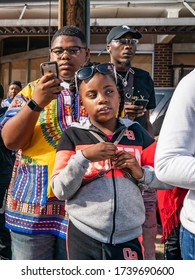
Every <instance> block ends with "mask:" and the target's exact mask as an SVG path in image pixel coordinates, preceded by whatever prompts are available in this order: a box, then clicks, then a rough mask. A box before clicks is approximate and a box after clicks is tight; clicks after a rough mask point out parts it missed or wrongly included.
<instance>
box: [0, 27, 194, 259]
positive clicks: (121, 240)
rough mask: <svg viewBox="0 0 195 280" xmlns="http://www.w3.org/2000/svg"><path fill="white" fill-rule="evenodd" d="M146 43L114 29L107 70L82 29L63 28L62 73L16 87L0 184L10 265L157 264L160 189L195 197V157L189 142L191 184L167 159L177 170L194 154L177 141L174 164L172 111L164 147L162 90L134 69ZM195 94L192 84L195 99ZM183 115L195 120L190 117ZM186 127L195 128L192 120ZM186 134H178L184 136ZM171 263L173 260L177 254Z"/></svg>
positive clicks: (55, 47)
mask: <svg viewBox="0 0 195 280" xmlns="http://www.w3.org/2000/svg"><path fill="white" fill-rule="evenodd" d="M141 37H142V35H141V33H140V32H138V31H136V30H135V29H133V28H132V27H129V26H125V25H123V26H117V27H114V28H112V29H111V31H110V32H109V34H108V35H107V38H106V49H107V52H108V53H109V55H110V61H107V62H105V63H98V62H92V61H90V49H89V47H88V46H87V43H86V38H85V35H84V34H83V32H82V31H81V30H80V29H79V28H78V27H76V26H64V27H62V28H61V29H59V30H58V31H57V32H56V33H55V34H54V36H53V38H52V41H51V48H50V49H49V54H50V61H54V62H57V64H58V70H59V71H58V72H59V75H58V76H56V75H55V74H54V73H46V74H44V75H43V76H42V77H39V78H38V79H37V80H36V81H32V82H30V83H28V84H27V85H26V86H25V87H24V88H22V86H21V83H20V82H19V81H13V82H12V83H11V84H10V85H9V89H10V91H9V92H10V93H9V94H8V97H7V99H6V100H3V101H2V104H3V106H2V107H5V106H6V110H5V109H4V111H3V112H2V115H1V124H0V128H1V154H0V155H1V157H4V155H6V163H4V162H3V161H1V165H2V164H3V166H4V167H5V172H6V176H5V173H0V176H1V178H6V180H5V182H4V180H3V179H0V180H1V186H0V194H1V196H0V199H1V201H0V211H1V212H0V215H2V219H1V220H2V222H1V221H0V226H1V225H2V228H3V230H4V231H5V234H4V231H1V229H0V243H1V244H2V246H1V245H0V258H1V259H13V260H66V259H70V260H82V259H83V260H87V259H89V260H92V259H96V260H101V259H102V260H108V259H113V260H116V259H118V260H124V259H125V260H131V259H134V260H136V259H137V260H138V259H140V260H142V259H145V260H154V259H155V241H156V234H157V216H156V211H157V207H158V199H157V191H156V190H159V189H162V190H163V191H162V192H172V191H173V190H174V189H177V190H180V189H181V188H182V189H184V194H186V192H187V191H186V189H189V188H192V189H193V167H192V162H193V155H194V154H193V145H192V144H191V143H189V144H188V146H190V147H191V148H190V149H189V150H190V151H191V153H190V155H188V156H189V157H190V158H189V160H188V159H187V158H186V160H185V161H186V166H187V164H189V165H190V164H191V167H192V171H191V173H190V174H191V176H192V178H191V177H190V178H189V180H188V176H187V177H185V178H183V180H182V176H183V173H182V171H181V170H179V168H180V167H178V172H180V175H181V176H177V175H174V176H173V177H171V175H169V174H171V172H170V168H169V172H168V171H167V168H165V164H164V160H165V161H166V159H167V158H170V165H171V163H172V161H173V160H174V155H175V156H178V153H179V152H180V151H181V153H182V155H183V154H185V151H183V150H182V149H181V148H180V146H179V145H183V143H184V142H182V141H179V139H180V137H179V136H178V141H176V143H177V144H178V146H177V147H176V143H175V151H176V152H175V154H174V152H173V159H172V158H171V157H170V153H171V152H172V149H173V148H172V147H174V145H172V146H170V147H171V151H170V153H168V152H167V143H168V142H167V138H166V137H165V136H164V135H165V133H167V131H166V132H165V130H166V129H165V128H166V127H167V126H168V125H166V123H169V125H170V126H169V128H168V130H169V131H168V133H169V139H170V141H171V142H172V143H173V142H174V141H173V140H174V137H175V135H174V134H173V133H171V131H172V126H171V124H172V122H170V118H171V117H170V115H171V113H172V111H171V109H170V112H168V114H167V115H168V117H167V118H166V119H165V121H164V122H165V124H164V126H165V128H164V129H163V130H162V135H161V133H160V136H159V139H158V141H156V140H155V138H154V134H153V130H152V125H151V123H150V119H149V114H150V112H149V110H151V109H153V108H155V106H156V102H155V93H154V83H153V80H152V78H151V77H150V75H149V73H148V72H146V71H144V70H142V69H138V68H135V67H132V59H133V57H134V55H135V53H136V47H137V43H138V40H139V39H140V38H141ZM181 83H182V82H181ZM181 87H182V86H181ZM178 88H179V86H178ZM192 88H193V87H191V86H190V82H189V90H191V93H192V92H193V90H192ZM0 90H1V92H3V88H1V87H0ZM176 91H177V90H176ZM178 91H179V92H181V91H182V89H178ZM180 95H181V94H180ZM175 96H177V94H175ZM0 97H1V99H3V98H4V95H3V93H1V96H0ZM176 98H177V97H175V99H176ZM137 99H146V100H147V102H148V103H147V105H146V107H144V106H142V105H135V104H134V102H135V101H136V100H137ZM191 100H192V97H191ZM175 102H177V101H175ZM182 102H183V100H181V101H178V103H179V104H181V103H182ZM187 105H188V102H186V107H185V108H186V110H187ZM191 106H193V105H192V104H191ZM172 107H173V106H172ZM178 108H179V106H178ZM2 109H3V108H2ZM172 110H175V107H174V109H172ZM183 113H184V114H185V116H186V117H188V115H189V117H190V118H191V120H192V117H193V115H192V113H191V112H188V111H187V112H184V111H183ZM175 114H176V110H175ZM178 114H180V113H178ZM180 116H182V114H180ZM182 124H183V125H184V124H185V125H186V129H188V128H189V127H190V124H187V121H186V122H184V121H183V123H182ZM180 128H181V127H180ZM183 131H184V130H182V129H181V130H179V128H177V127H175V134H176V133H178V135H179V133H180V134H182V133H183ZM182 136H183V134H182ZM186 137H187V136H183V137H182V139H183V140H186ZM165 138H166V139H165ZM188 139H189V138H188ZM190 139H191V138H190ZM190 139H189V140H188V142H189V141H190ZM165 140H166V141H165ZM188 142H187V143H188ZM156 146H157V155H156ZM158 146H159V147H158ZM182 147H184V146H182ZM185 147H186V146H185ZM179 148H180V149H179ZM186 153H187V151H186ZM182 155H181V156H182ZM175 161H176V160H175ZM188 162H189V163H188ZM168 163H169V161H168V160H167V164H168ZM156 165H157V173H156ZM175 165H176V164H175ZM179 166H181V164H180V163H179ZM182 167H183V166H182ZM189 168H190V167H188V169H189ZM2 170H3V169H2ZM175 170H176V169H175ZM3 172H4V171H3ZM1 174H2V175H1ZM164 174H165V175H164ZM2 176H3V177H2ZM185 176H186V175H185ZM176 178H177V180H176ZM175 186H178V187H177V188H176V187H175ZM179 186H181V187H179ZM177 196H180V192H176V193H175V197H177ZM189 196H190V199H191V200H192V202H191V204H190V203H189V204H187V203H186V208H185V207H184V210H183V208H182V204H183V199H184V195H183V196H182V198H181V201H180V204H179V206H178V205H176V206H175V212H177V210H178V212H179V214H180V210H181V208H182V212H181V213H182V214H181V215H182V220H181V223H182V229H181V230H182V234H183V235H182V239H183V241H182V242H185V240H186V239H187V238H189V232H192V233H193V234H195V232H193V223H191V224H190V222H189V219H187V216H188V215H187V212H186V211H188V208H189V207H190V209H192V207H193V190H192V191H190V194H189ZM165 201H167V200H166V199H165ZM184 204H185V202H184ZM170 208H171V203H170ZM185 209H186V210H185ZM190 209H189V210H190ZM4 210H5V211H4ZM178 217H179V216H178ZM0 218H1V216H0ZM192 220H193V219H192ZM165 224H166V222H165V223H163V226H164V225H165ZM179 225H180V218H178V223H177V225H176V226H175V228H176V229H177V231H178V230H179V229H178V227H179ZM175 228H174V226H173V227H172V228H171V230H170V231H172V230H175ZM163 230H164V232H165V228H163ZM170 231H169V232H168V233H170ZM167 235H168V234H167ZM167 235H166V237H167ZM5 237H6V238H5ZM177 241H178V234H177ZM190 242H192V240H190V241H188V243H189V246H191V243H190ZM177 246H178V248H179V249H178V250H179V253H180V247H179V245H177ZM166 248H167V251H171V250H172V249H171V247H168V246H167V247H166ZM185 251H186V250H185ZM179 253H178V255H177V254H176V259H177V257H178V259H181V258H184V259H186V258H189V257H190V256H191V258H192V259H193V258H194V256H193V255H190V254H187V253H183V252H181V253H182V254H181V256H180V258H179ZM169 256H170V257H169ZM166 259H172V256H171V254H166Z"/></svg>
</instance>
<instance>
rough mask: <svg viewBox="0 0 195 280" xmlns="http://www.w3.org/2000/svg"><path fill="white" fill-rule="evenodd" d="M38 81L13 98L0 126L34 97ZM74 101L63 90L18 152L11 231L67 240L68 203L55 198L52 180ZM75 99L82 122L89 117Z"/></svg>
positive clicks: (9, 214) (11, 193)
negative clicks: (66, 207)
mask: <svg viewBox="0 0 195 280" xmlns="http://www.w3.org/2000/svg"><path fill="white" fill-rule="evenodd" d="M37 82H38V80H37V81H34V82H31V83H29V84H28V85H27V86H26V87H25V88H24V89H22V91H20V93H19V94H18V95H17V96H16V97H15V98H14V100H13V101H12V103H11V105H10V107H9V109H8V110H7V112H6V116H5V118H4V120H3V121H2V123H1V126H3V125H4V123H5V122H6V121H7V120H8V119H9V118H11V117H12V116H14V115H15V114H17V113H18V112H19V111H20V109H21V107H23V106H24V105H25V104H26V102H27V101H28V100H29V99H30V98H31V97H32V94H33V91H34V87H35V85H36V83H37ZM71 99H72V96H71V93H70V91H69V90H68V89H64V90H63V91H62V92H61V93H60V94H59V95H58V98H57V99H55V100H53V101H52V102H51V103H50V104H49V105H47V106H46V107H45V108H44V110H43V111H42V112H41V113H40V116H39V119H38V121H37V123H36V125H35V128H34V132H33V135H32V138H31V141H30V143H29V145H28V146H27V147H25V149H23V150H19V151H18V154H17V157H16V162H15V166H14V169H13V174H12V179H11V183H10V187H9V191H8V198H7V210H6V226H7V227H8V228H9V229H11V230H14V231H19V232H24V233H30V234H34V233H47V234H55V235H58V236H60V237H63V238H65V237H66V230H67V224H68V221H67V217H66V215H65V203H64V201H59V200H58V199H57V198H56V197H55V196H54V194H53V192H52V188H51V185H50V178H51V173H52V170H53V165H54V160H55V154H56V147H57V144H58V141H59V139H60V137H61V134H62V131H63V130H64V129H66V128H67V127H69V126H70V124H71V123H72V109H71ZM75 99H76V102H75V106H77V111H79V112H80V115H79V117H80V119H82V118H86V112H85V111H84V110H81V109H80V107H79V100H78V95H77V96H76V98H75ZM21 125H22V123H21ZM16 129H17V128H16ZM13 133H14V131H13Z"/></svg>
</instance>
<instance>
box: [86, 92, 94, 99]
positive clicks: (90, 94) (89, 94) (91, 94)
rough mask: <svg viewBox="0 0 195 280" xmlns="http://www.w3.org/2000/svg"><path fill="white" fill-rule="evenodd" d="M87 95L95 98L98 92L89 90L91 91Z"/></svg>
mask: <svg viewBox="0 0 195 280" xmlns="http://www.w3.org/2000/svg"><path fill="white" fill-rule="evenodd" d="M87 97H88V98H95V97H96V94H95V93H94V92H89V93H88V94H87Z"/></svg>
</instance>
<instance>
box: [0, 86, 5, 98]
mask: <svg viewBox="0 0 195 280" xmlns="http://www.w3.org/2000/svg"><path fill="white" fill-rule="evenodd" d="M3 98H4V89H3V86H2V85H1V84H0V99H3Z"/></svg>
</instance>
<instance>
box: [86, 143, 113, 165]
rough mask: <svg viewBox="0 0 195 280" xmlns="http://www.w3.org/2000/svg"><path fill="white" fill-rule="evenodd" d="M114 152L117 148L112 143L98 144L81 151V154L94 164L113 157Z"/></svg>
mask: <svg viewBox="0 0 195 280" xmlns="http://www.w3.org/2000/svg"><path fill="white" fill-rule="evenodd" d="M116 150H117V147H116V146H115V145H114V144H113V143H110V142H100V143H97V144H95V145H93V146H91V147H88V148H86V149H84V150H82V152H83V155H84V156H85V157H86V158H87V159H88V160H90V161H92V162H96V161H100V160H106V159H110V158H112V157H115V154H116Z"/></svg>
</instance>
